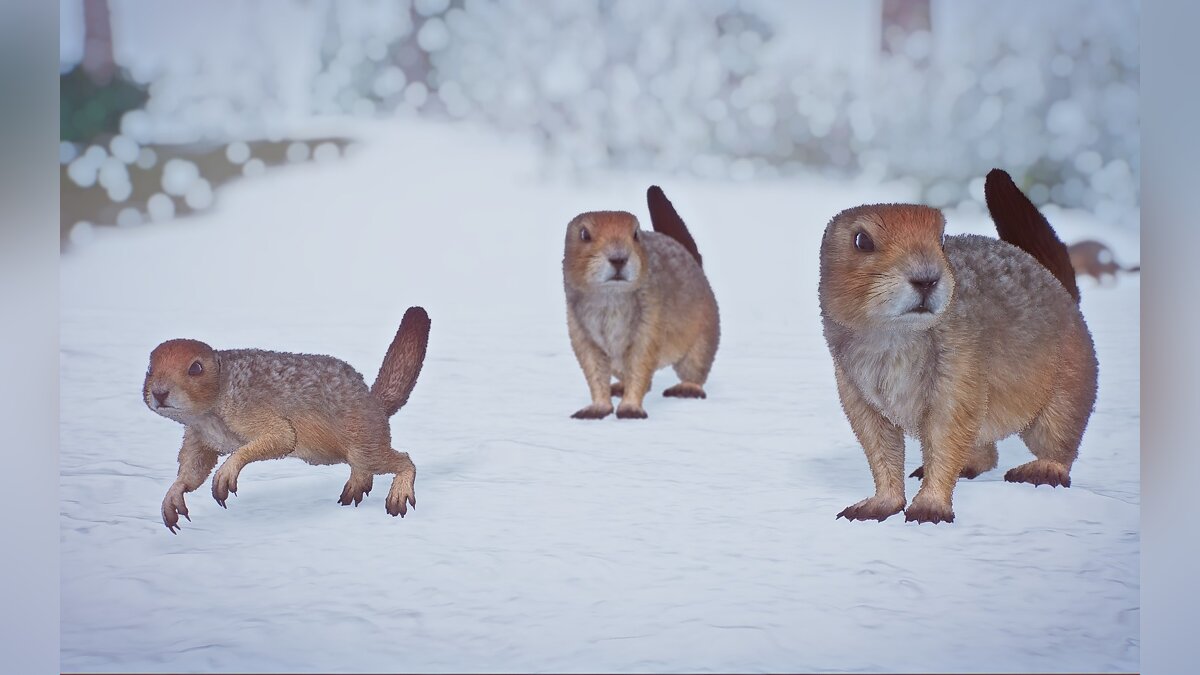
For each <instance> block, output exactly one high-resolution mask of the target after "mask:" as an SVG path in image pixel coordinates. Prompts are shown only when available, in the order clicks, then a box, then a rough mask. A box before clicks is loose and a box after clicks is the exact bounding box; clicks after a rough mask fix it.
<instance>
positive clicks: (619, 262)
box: [608, 256, 629, 272]
mask: <svg viewBox="0 0 1200 675" xmlns="http://www.w3.org/2000/svg"><path fill="white" fill-rule="evenodd" d="M608 262H610V263H612V266H613V269H615V270H617V271H618V272H620V271H621V268H622V267H625V263H627V262H629V258H628V257H624V258H621V257H615V256H614V257H612V258H609V259H608Z"/></svg>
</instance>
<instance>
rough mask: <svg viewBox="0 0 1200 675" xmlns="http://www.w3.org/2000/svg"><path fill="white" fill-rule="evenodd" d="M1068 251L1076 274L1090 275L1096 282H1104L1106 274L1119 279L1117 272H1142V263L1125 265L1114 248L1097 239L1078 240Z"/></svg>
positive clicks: (1114, 279)
mask: <svg viewBox="0 0 1200 675" xmlns="http://www.w3.org/2000/svg"><path fill="white" fill-rule="evenodd" d="M1067 251H1068V252H1069V253H1070V255H1071V267H1073V268H1075V274H1077V275H1079V276H1084V275H1087V276H1090V277H1092V278H1093V279H1095V280H1096V283H1104V276H1105V275H1108V276H1111V277H1112V278H1113V281H1116V279H1117V272H1140V271H1141V270H1142V266H1141V265H1134V266H1133V267H1123V266H1121V265H1120V264H1119V263H1118V262H1117V259H1116V256H1114V255H1113V252H1112V249H1110V248H1109V247H1108V246H1105V245H1104V244H1102V243H1100V242H1098V241H1096V240H1095V239H1084V240H1083V241H1077V242H1075V243H1074V244H1071V245H1070V246H1069V247H1067Z"/></svg>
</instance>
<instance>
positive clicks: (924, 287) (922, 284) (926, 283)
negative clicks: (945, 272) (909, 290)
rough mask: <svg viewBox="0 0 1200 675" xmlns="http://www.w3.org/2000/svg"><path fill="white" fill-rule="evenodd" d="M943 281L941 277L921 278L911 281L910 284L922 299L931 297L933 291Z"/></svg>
mask: <svg viewBox="0 0 1200 675" xmlns="http://www.w3.org/2000/svg"><path fill="white" fill-rule="evenodd" d="M941 280H942V278H941V277H940V276H939V277H920V278H916V279H909V280H908V282H909V283H910V284H912V285H913V288H915V289H917V292H918V293H920V294H921V296H922V297H929V294H930V293H933V289H935V288H937V284H938V282H939V281H941Z"/></svg>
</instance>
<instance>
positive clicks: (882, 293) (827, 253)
mask: <svg viewBox="0 0 1200 675" xmlns="http://www.w3.org/2000/svg"><path fill="white" fill-rule="evenodd" d="M945 230H946V219H945V218H944V217H943V216H942V212H941V211H939V210H937V209H934V208H930V207H928V206H917V205H910V204H874V205H870V206H858V207H855V208H852V209H847V210H845V211H842V212H841V213H839V214H838V215H836V216H834V217H833V220H831V221H830V222H829V225H828V226H827V227H826V228H825V235H824V236H823V237H822V239H821V282H820V290H819V293H820V299H821V311H822V314H823V315H825V316H826V317H827V318H829V319H831V320H832V321H834V322H836V323H839V324H841V325H843V326H846V327H848V328H852V329H856V328H857V329H862V328H882V327H902V328H908V329H911V330H926V329H928V328H930V327H932V326H933V325H934V324H936V323H937V322H938V319H940V318H941V316H942V315H943V314H944V313H945V311H946V309H947V308H948V307H949V306H950V301H951V299H952V298H953V297H954V275H953V273H952V271H951V269H950V263H949V261H948V260H947V259H946V253H945V250H944V248H943V246H944V237H945Z"/></svg>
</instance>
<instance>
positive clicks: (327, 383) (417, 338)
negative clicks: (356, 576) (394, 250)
mask: <svg viewBox="0 0 1200 675" xmlns="http://www.w3.org/2000/svg"><path fill="white" fill-rule="evenodd" d="M428 339H429V318H428V316H427V315H426V314H425V311H424V310H423V309H421V308H419V307H415V308H412V309H410V310H409V311H408V313H406V314H405V317H404V321H403V322H401V325H400V329H399V331H398V332H397V334H396V338H395V340H394V341H393V343H392V346H391V348H390V349H389V350H388V353H387V356H386V357H385V358H384V364H383V366H382V367H381V368H380V377H379V378H378V379H377V380H376V383H375V387H374V388H373V389H370V390H369V389H367V386H366V383H365V382H364V381H363V378H362V375H360V374H359V373H358V372H357V371H355V370H354V369H353V368H351V367H350V366H349V365H348V364H346V363H345V362H343V361H339V360H338V359H334V358H332V357H328V356H317V355H311V354H288V353H282V352H269V351H261V350H247V349H238V350H222V351H217V350H214V349H212V348H211V347H209V346H208V345H207V344H205V343H203V342H199V341H196V340H183V339H180V340H169V341H167V342H164V343H162V344H160V345H159V346H158V347H156V348H155V349H154V351H153V352H151V354H150V367H149V368H148V369H147V371H146V379H145V381H144V382H143V385H142V399H143V401H145V403H146V406H147V407H149V408H150V409H151V410H153V411H154V412H156V413H158V414H159V415H162V416H163V417H167V418H169V419H173V420H175V421H177V422H179V423H181V424H183V425H184V427H185V429H184V435H183V446H182V447H181V448H180V451H179V472H178V476H177V478H176V480H175V483H174V484H173V485H172V486H171V488H170V489H169V490H168V491H167V496H166V497H165V498H164V499H163V505H162V518H163V523H164V524H165V525H166V526H167V528H168V529H170V530H171V532H172V533H174V532H176V531H177V530H178V529H179V516H183V517H185V518H188V519H189V520H190V517H189V516H188V510H187V504H186V503H185V501H184V494H186V493H188V492H192V491H194V490H196V489H197V488H199V487H200V485H202V484H203V483H204V481H205V479H207V477H208V475H209V473H210V472H211V471H212V469H213V467H214V466H216V464H217V459H218V458H219V456H221V455H227V459H226V460H225V462H224V463H223V464H222V465H221V467H220V468H219V469H217V472H216V474H215V475H214V476H213V481H212V494H213V498H214V499H215V500H216V501H217V503H218V504H220V505H221V506H226V500H227V499H228V498H229V494H230V493H233V494H236V493H237V480H238V476H239V474H240V473H241V471H242V469H243V468H245V466H246V465H247V464H249V463H251V462H258V461H263V460H267V459H278V458H282V457H296V458H298V459H302V460H304V461H306V462H308V463H310V464H342V463H345V464H349V465H350V467H351V470H350V479H349V480H348V481H347V482H346V486H345V487H344V488H343V490H342V494H341V497H340V498H339V499H338V502H339V503H341V504H343V505H349V504H351V503H353V504H354V505H355V506H357V505H358V504H359V502H361V501H362V500H363V498H364V497H365V496H366V495H367V494H369V493H370V491H371V487H372V483H373V479H374V476H375V475H376V474H395V478H394V479H393V481H392V487H391V490H390V491H389V493H388V497H387V500H386V504H385V506H386V508H387V512H388V513H390V514H391V515H393V516H395V515H399V516H404V515H405V514H406V513H407V507H408V505H412V506H413V507H414V508H415V507H416V505H417V502H416V495H415V494H414V482H415V480H416V467H415V466H413V463H412V461H411V460H410V459H409V457H408V454H407V453H402V452H397V451H395V450H393V449H392V447H391V430H390V428H389V425H388V417H390V416H391V414H393V413H394V412H395V411H396V410H397V409H398V408H399V407H400V406H401V405H403V404H404V402H405V401H407V399H408V395H409V393H410V392H411V391H412V388H413V386H414V385H415V383H416V380H417V375H418V374H419V373H420V371H421V365H422V363H423V360H424V357H425V347H426V345H427V343H428Z"/></svg>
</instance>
